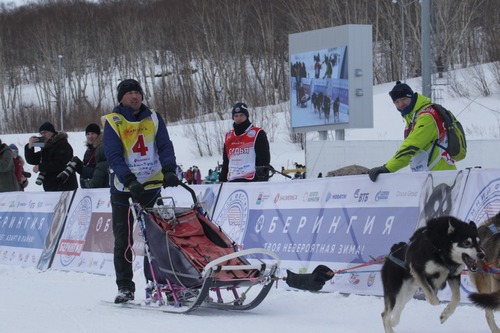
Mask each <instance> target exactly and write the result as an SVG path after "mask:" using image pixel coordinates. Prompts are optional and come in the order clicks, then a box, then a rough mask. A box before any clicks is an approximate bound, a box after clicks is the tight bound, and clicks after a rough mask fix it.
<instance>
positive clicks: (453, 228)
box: [448, 219, 455, 235]
mask: <svg viewBox="0 0 500 333" xmlns="http://www.w3.org/2000/svg"><path fill="white" fill-rule="evenodd" d="M454 232H455V227H454V226H453V223H452V220H451V219H448V235H451V234H452V233H454Z"/></svg>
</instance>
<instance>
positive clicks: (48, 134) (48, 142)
mask: <svg viewBox="0 0 500 333" xmlns="http://www.w3.org/2000/svg"><path fill="white" fill-rule="evenodd" d="M38 132H39V133H40V135H41V138H38V137H36V136H32V137H31V138H30V139H29V141H28V143H27V144H26V145H25V146H24V157H25V159H26V162H27V163H29V164H31V165H34V167H33V171H34V172H35V173H40V175H42V176H44V179H43V181H42V185H43V189H44V191H46V192H49V191H72V190H75V189H77V188H78V182H77V180H76V175H75V173H72V174H71V175H70V176H69V178H68V179H67V180H66V181H65V182H62V181H61V180H60V179H58V178H57V175H58V174H59V173H60V172H62V171H63V170H64V169H65V168H66V164H67V163H68V162H69V161H70V160H71V159H72V158H73V148H72V147H71V145H70V144H69V142H68V135H67V134H66V133H64V132H56V130H55V128H54V125H52V124H51V123H49V122H46V123H43V124H42V126H40V128H39V130H38ZM35 146H37V147H41V149H40V150H39V151H37V152H35ZM40 178H41V177H40V176H39V177H38V179H39V180H40Z"/></svg>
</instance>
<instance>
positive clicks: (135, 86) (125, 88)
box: [116, 79, 144, 103]
mask: <svg viewBox="0 0 500 333" xmlns="http://www.w3.org/2000/svg"><path fill="white" fill-rule="evenodd" d="M116 91H117V92H118V95H117V98H118V103H120V102H121V101H122V98H123V95H125V94H126V93H128V92H129V91H138V92H139V93H140V94H141V96H142V100H144V91H142V88H141V85H140V84H139V82H137V81H136V80H134V79H127V80H123V81H122V82H120V84H119V85H118V87H117V88H116Z"/></svg>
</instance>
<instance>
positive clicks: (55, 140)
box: [45, 132, 68, 148]
mask: <svg viewBox="0 0 500 333" xmlns="http://www.w3.org/2000/svg"><path fill="white" fill-rule="evenodd" d="M61 140H66V141H67V140H68V134H66V132H57V133H56V134H55V135H54V136H53V137H51V138H50V139H49V141H47V142H46V143H45V148H48V147H49V146H55V145H56V144H57V143H58V142H59V141H61Z"/></svg>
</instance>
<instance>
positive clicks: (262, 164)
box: [219, 102, 271, 182]
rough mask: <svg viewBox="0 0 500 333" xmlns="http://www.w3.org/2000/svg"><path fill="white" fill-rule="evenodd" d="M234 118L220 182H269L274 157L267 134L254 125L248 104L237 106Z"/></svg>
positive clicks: (226, 143)
mask: <svg viewBox="0 0 500 333" xmlns="http://www.w3.org/2000/svg"><path fill="white" fill-rule="evenodd" d="M231 114H232V116H233V120H234V123H233V129H232V130H231V131H229V132H227V133H226V136H225V142H224V150H223V152H222V160H223V161H222V170H221V173H220V175H219V181H220V182H226V181H229V182H252V181H267V180H268V179H269V168H268V167H269V164H270V163H271V154H270V152H269V141H268V140H267V135H266V132H264V130H262V129H261V128H258V127H255V126H253V125H252V123H251V122H250V120H249V119H248V118H249V113H248V106H247V105H246V104H245V103H241V102H239V103H236V104H235V105H234V106H233V109H232V112H231Z"/></svg>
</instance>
